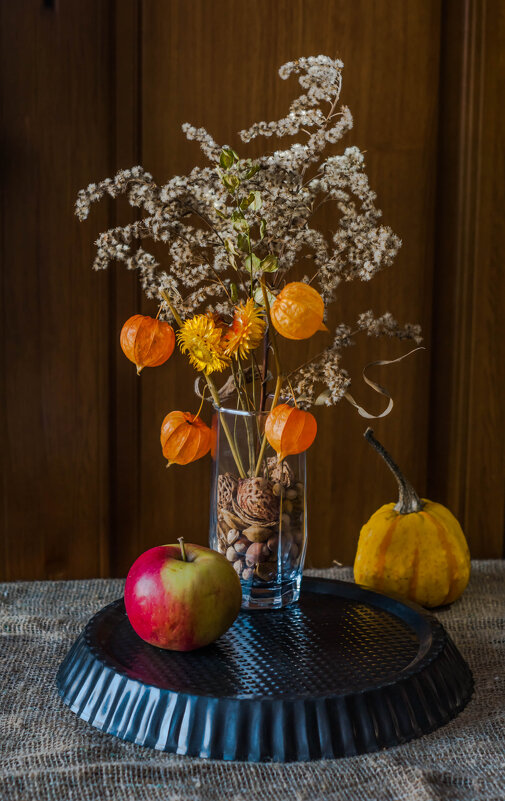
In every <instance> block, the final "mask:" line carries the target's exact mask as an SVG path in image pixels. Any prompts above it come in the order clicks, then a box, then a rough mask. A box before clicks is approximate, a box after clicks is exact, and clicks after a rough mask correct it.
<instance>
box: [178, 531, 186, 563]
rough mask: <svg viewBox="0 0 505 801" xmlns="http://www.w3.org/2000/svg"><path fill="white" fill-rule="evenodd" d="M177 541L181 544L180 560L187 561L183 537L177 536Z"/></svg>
mask: <svg viewBox="0 0 505 801" xmlns="http://www.w3.org/2000/svg"><path fill="white" fill-rule="evenodd" d="M177 542H178V543H179V545H180V546H181V556H182V561H183V562H187V561H188V558H187V556H186V548H185V547H184V537H178V538H177Z"/></svg>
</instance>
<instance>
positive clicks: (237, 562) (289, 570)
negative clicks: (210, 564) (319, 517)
mask: <svg viewBox="0 0 505 801" xmlns="http://www.w3.org/2000/svg"><path fill="white" fill-rule="evenodd" d="M267 416H268V412H245V411H242V410H235V409H228V408H220V409H216V410H215V413H214V420H213V426H214V431H215V439H214V448H213V454H212V456H213V463H212V485H211V504H210V547H211V548H214V549H215V550H217V551H219V553H221V554H223V555H224V556H225V557H226V558H227V559H228V560H229V561H230V562H231V563H232V564H233V567H234V569H235V570H236V572H237V574H238V576H239V578H240V581H241V584H242V607H243V608H244V609H279V608H281V607H283V606H287V605H288V604H292V603H295V602H296V601H297V600H298V598H299V596H300V586H301V580H302V571H303V564H304V560H305V551H306V546H307V503H306V498H307V486H306V469H305V453H301V454H297V455H296V456H287V457H286V458H285V459H284V460H283V461H282V462H281V463H278V460H277V454H276V453H275V451H274V450H273V449H272V448H271V447H270V446H269V445H268V443H267V442H266V440H265V438H264V428H265V421H266V418H267Z"/></svg>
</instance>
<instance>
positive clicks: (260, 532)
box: [242, 526, 272, 542]
mask: <svg viewBox="0 0 505 801" xmlns="http://www.w3.org/2000/svg"><path fill="white" fill-rule="evenodd" d="M271 533H272V532H271V530H270V529H269V528H262V527H261V526H249V527H248V528H245V529H244V530H243V532H242V534H243V535H244V536H245V537H247V539H248V540H249V541H250V542H265V540H267V539H268V538H269V536H270V535H271Z"/></svg>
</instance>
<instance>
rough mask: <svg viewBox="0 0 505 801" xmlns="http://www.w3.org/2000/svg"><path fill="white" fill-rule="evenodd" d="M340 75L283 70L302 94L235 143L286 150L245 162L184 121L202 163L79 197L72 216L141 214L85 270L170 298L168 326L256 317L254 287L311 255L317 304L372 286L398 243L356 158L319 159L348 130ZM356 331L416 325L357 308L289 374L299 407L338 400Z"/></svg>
mask: <svg viewBox="0 0 505 801" xmlns="http://www.w3.org/2000/svg"><path fill="white" fill-rule="evenodd" d="M342 68H343V64H342V62H341V61H339V60H335V59H331V58H329V57H328V56H313V57H310V58H300V59H298V60H297V61H292V62H288V63H287V64H284V65H283V66H282V67H281V68H280V70H279V74H280V77H281V78H283V79H287V78H289V77H290V76H291V75H296V76H297V77H298V82H299V84H300V86H301V88H302V93H301V94H300V95H299V96H298V97H296V98H295V100H293V102H292V103H291V105H290V107H289V109H288V113H287V114H286V116H284V117H282V118H281V119H279V120H277V121H273V122H258V123H255V124H253V125H252V126H251V127H250V128H248V129H247V130H243V131H241V132H240V137H241V139H242V141H243V142H244V143H247V142H249V141H251V140H252V139H254V138H256V137H259V136H263V137H284V136H286V135H289V136H296V137H298V139H300V138H301V139H302V141H298V140H297V141H295V142H294V143H293V144H292V145H291V146H290V147H289V148H287V149H284V150H276V151H274V152H269V153H267V154H266V155H264V156H262V157H261V158H258V159H256V160H254V161H251V160H250V159H241V158H239V157H238V155H237V154H236V153H235V151H234V150H232V149H231V148H229V147H227V146H224V147H221V146H219V145H218V144H216V142H215V141H214V139H213V138H212V137H211V136H210V135H209V133H208V132H207V131H206V130H205V129H204V128H195V127H194V126H192V125H190V124H187V123H186V124H184V125H183V126H182V127H183V131H184V133H185V134H186V136H187V138H188V139H190V140H195V141H197V142H198V143H199V144H200V146H201V148H202V150H203V152H204V154H205V155H206V156H207V157H208V159H209V160H210V162H211V166H208V167H195V168H194V169H193V170H191V172H190V173H189V174H188V175H183V176H174V177H173V178H171V179H170V180H169V181H168V182H167V183H166V184H165V185H163V186H158V185H157V184H156V183H154V181H153V178H152V176H151V175H150V174H149V173H147V172H145V171H144V170H143V169H142V167H133V168H131V169H129V170H121V171H120V172H118V174H117V175H116V176H115V178H113V179H112V180H111V179H106V180H104V181H101V182H100V183H98V184H90V185H89V186H88V187H87V189H83V190H81V191H80V192H79V195H78V198H77V202H76V214H77V216H78V217H79V219H80V220H85V219H86V217H87V216H88V214H89V210H90V205H91V203H93V202H95V201H97V200H99V199H101V198H102V197H104V196H106V195H110V196H111V197H113V198H116V197H118V195H120V194H125V195H126V196H127V198H128V201H129V203H130V204H131V205H132V206H134V207H137V208H139V209H140V210H141V214H142V217H141V219H140V220H138V221H136V222H133V223H130V224H129V225H125V226H123V227H117V228H112V229H110V230H109V231H106V232H104V233H102V234H101V235H100V236H99V238H98V240H97V242H96V245H97V255H96V258H95V262H94V268H95V269H97V270H100V269H105V268H106V267H108V265H109V262H110V261H112V260H116V261H122V262H124V263H125V265H126V267H127V268H128V269H136V270H138V272H139V277H140V280H141V283H142V286H143V288H144V290H145V292H146V294H147V296H148V297H149V298H153V299H156V300H158V301H162V300H163V299H164V298H165V299H166V298H169V299H171V303H165V304H164V308H163V311H162V318H164V319H167V320H169V321H170V320H172V319H173V309H174V308H176V309H177V314H178V316H180V318H182V320H185V319H188V318H189V317H190V316H191V315H193V314H195V312H197V311H198V310H200V311H204V312H208V313H213V314H217V315H219V316H220V317H221V318H222V319H226V318H227V317H229V316H231V315H232V313H233V311H232V310H233V307H234V305H235V304H236V303H237V300H239V299H242V300H244V301H245V300H246V299H248V298H249V299H253V300H254V301H255V303H256V304H257V305H258V306H260V307H263V309H264V295H263V288H264V289H266V291H267V293H268V297H269V298H270V303H271V302H273V300H274V299H275V296H276V295H277V294H278V292H279V291H280V289H281V288H282V286H283V285H284V284H285V283H286V280H287V279H288V274H289V271H290V269H291V268H292V267H293V266H294V265H295V263H296V262H297V260H299V259H300V258H301V257H302V256H303V257H306V256H307V255H308V254H309V255H310V257H311V259H312V263H313V265H314V272H313V275H312V276H307V277H306V279H305V280H306V281H307V282H310V283H311V285H312V286H314V287H317V288H318V291H319V292H320V295H321V296H322V298H323V300H324V302H325V304H326V305H328V304H329V303H331V302H332V301H334V300H335V297H336V292H337V290H338V287H339V284H340V283H341V282H342V281H352V280H354V279H359V280H361V281H369V280H370V279H371V278H373V276H374V275H375V274H376V273H377V272H378V271H379V270H381V269H382V268H383V267H386V266H388V265H390V264H391V263H392V261H393V259H394V257H395V255H396V253H397V251H398V249H399V247H400V245H401V241H400V239H399V238H398V236H397V235H396V234H395V233H393V231H392V230H391V229H390V228H389V227H388V226H386V225H382V224H381V223H380V217H381V212H380V210H379V209H378V208H377V207H376V205H375V200H376V196H375V193H374V192H373V191H372V190H371V188H370V186H369V183H368V178H367V175H366V172H365V159H364V156H363V153H362V152H361V151H360V150H359V149H358V148H357V147H347V148H346V149H345V150H344V152H343V153H342V154H341V155H328V156H326V157H325V149H326V148H327V146H328V145H333V144H335V143H336V142H338V141H339V140H340V139H341V138H342V136H343V135H344V133H346V132H347V131H349V130H350V129H351V128H352V125H353V119H352V115H351V112H350V111H349V109H348V108H347V107H346V106H341V107H339V105H338V103H339V98H340V91H341V87H342ZM324 203H333V204H334V206H335V208H336V210H337V211H338V216H337V217H336V229H335V230H334V233H333V235H332V237H329V236H327V234H326V233H325V232H323V231H320V230H318V229H317V228H315V227H312V224H311V223H312V218H313V216H314V213H315V212H316V211H317V209H318V208H319V207H320V206H321V205H322V204H324ZM145 239H152V240H154V241H161V242H164V243H166V245H167V251H168V256H169V260H168V261H169V267H168V268H167V269H166V270H163V269H161V268H160V265H159V264H158V263H157V262H156V260H155V258H154V257H153V256H152V255H151V254H150V253H148V252H147V251H146V250H145V249H144V247H143V246H142V245H141V242H143V240H145ZM262 284H263V288H262ZM359 332H366V333H367V334H369V335H372V336H381V335H386V336H395V337H398V338H400V339H412V340H414V341H415V342H420V341H421V337H420V329H419V326H417V325H411V324H409V325H405V326H400V325H399V324H398V323H397V322H396V321H395V320H394V319H393V318H392V316H391V315H390V314H389V313H386V314H383V315H382V316H379V317H375V316H374V315H373V314H372V312H371V311H368V312H365V313H364V314H361V315H360V316H359V319H358V321H357V323H356V325H355V326H354V327H353V328H351V327H349V326H347V325H339V326H338V327H337V329H336V331H335V334H334V338H333V341H332V343H331V344H330V345H329V346H328V347H326V348H325V349H324V350H323V351H322V352H321V353H319V354H318V355H317V356H316V357H314V358H313V359H311V360H310V362H308V363H306V364H305V365H303V366H302V367H301V368H299V369H298V370H297V371H296V372H294V373H293V374H292V375H291V376H290V378H291V386H292V388H293V392H294V395H295V398H296V400H297V402H299V403H300V404H301V405H304V406H309V405H311V404H313V403H315V402H316V401H317V402H319V403H326V404H334V403H337V402H338V401H339V400H340V399H341V398H342V397H344V396H345V395H346V393H347V392H348V389H349V384H350V379H349V377H348V375H347V373H346V371H345V370H344V369H343V368H342V366H341V360H342V350H343V349H344V348H346V347H347V346H349V345H350V344H352V342H353V337H354V335H356V334H357V333H359ZM265 336H266V337H268V332H267V333H266V335H265ZM265 353H266V354H268V340H267V347H266V348H265ZM265 375H266V369H265V365H264V366H263V376H265ZM321 393H322V394H321Z"/></svg>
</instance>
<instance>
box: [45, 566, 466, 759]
mask: <svg viewBox="0 0 505 801" xmlns="http://www.w3.org/2000/svg"><path fill="white" fill-rule="evenodd" d="M58 689H59V691H60V694H61V695H62V697H63V699H64V701H65V702H66V703H67V704H68V705H69V706H70V707H71V708H72V709H73V711H75V712H76V713H77V714H78V715H80V716H81V717H83V718H84V719H86V720H89V721H90V722H91V723H93V725H95V726H98V727H99V728H102V729H104V730H105V731H109V732H110V733H113V734H116V735H117V736H120V737H122V738H124V739H128V740H133V741H135V742H138V743H141V744H144V745H150V746H151V747H155V748H161V749H162V750H167V751H177V752H178V753H188V754H193V755H199V756H213V757H217V758H225V759H248V760H251V761H258V760H263V759H278V760H282V761H284V760H291V759H310V758H318V757H321V756H344V755H348V754H355V753H361V752H363V751H370V750H376V749H377V748H380V747H385V746H387V745H393V744H396V743H398V742H404V741H405V740H407V739H410V738H412V737H415V736H419V735H420V734H422V733H423V732H426V731H430V730H432V729H433V728H436V727H437V726H439V725H441V724H442V723H444V722H446V721H447V720H449V719H450V718H451V717H453V716H454V715H455V714H457V712H458V711H459V709H460V708H462V706H464V704H465V703H466V701H467V700H468V698H469V697H470V695H471V691H472V679H471V674H470V671H469V669H468V668H467V666H466V664H465V662H464V661H463V660H462V658H461V656H460V655H459V653H458V651H457V650H456V648H455V647H454V645H453V644H452V643H451V641H450V638H449V637H448V635H447V634H446V632H445V631H444V629H443V628H442V626H440V624H439V623H438V622H437V621H436V620H435V619H434V618H433V617H431V616H430V615H428V614H425V613H423V612H422V611H421V610H417V609H416V608H413V607H410V606H407V605H405V604H403V603H400V602H399V601H396V600H393V599H390V598H387V597H386V596H381V595H379V594H377V593H373V592H369V591H367V590H364V589H362V588H360V587H357V586H356V585H353V584H348V583H344V582H336V581H328V580H324V579H305V580H304V585H303V589H302V595H301V599H300V602H299V604H298V605H296V606H293V607H291V608H287V609H284V610H279V611H272V612H264V611H261V612H242V613H241V615H240V616H239V618H238V619H237V621H236V622H235V624H234V625H233V626H232V628H231V629H230V630H229V631H228V632H227V633H226V634H225V635H224V636H223V637H222V638H220V640H219V641H218V642H217V643H214V644H213V645H210V646H207V647H206V648H204V649H201V650H199V651H194V652H190V653H186V654H180V653H175V652H170V651H163V650H161V649H158V648H153V647H152V646H150V645H147V644H146V643H144V642H143V641H142V640H141V639H140V638H139V637H138V636H137V635H136V634H135V632H134V631H133V629H132V628H131V626H130V624H129V622H128V618H127V617H126V613H125V611H124V604H123V601H122V600H118V601H115V602H114V603H113V604H110V605H109V606H108V607H105V609H103V610H101V612H99V613H98V614H97V615H95V617H94V618H92V619H91V621H90V622H89V623H88V626H87V627H86V629H85V631H84V632H83V634H82V635H81V637H80V638H79V639H78V640H77V642H76V643H75V645H74V647H73V649H72V650H71V652H70V653H69V655H68V656H67V658H66V659H65V661H64V662H63V664H62V666H61V668H60V671H59V674H58ZM189 721H191V725H189Z"/></svg>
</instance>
